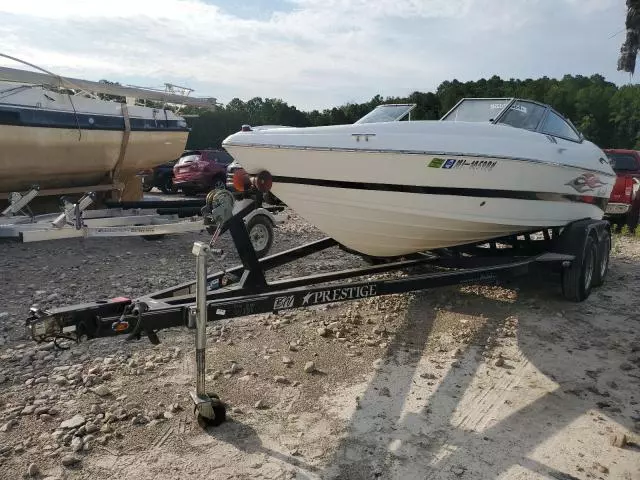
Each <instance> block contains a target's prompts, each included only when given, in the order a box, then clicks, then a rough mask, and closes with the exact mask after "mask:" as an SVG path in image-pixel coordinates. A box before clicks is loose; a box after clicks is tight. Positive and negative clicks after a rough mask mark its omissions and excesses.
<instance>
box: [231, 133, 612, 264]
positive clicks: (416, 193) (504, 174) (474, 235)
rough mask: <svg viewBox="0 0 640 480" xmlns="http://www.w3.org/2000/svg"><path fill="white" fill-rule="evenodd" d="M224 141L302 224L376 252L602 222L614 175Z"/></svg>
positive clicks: (497, 161) (499, 161)
mask: <svg viewBox="0 0 640 480" xmlns="http://www.w3.org/2000/svg"><path fill="white" fill-rule="evenodd" d="M225 147H226V148H227V150H228V151H229V152H230V153H231V154H232V155H233V156H234V157H235V158H236V160H237V161H238V162H239V163H240V164H241V165H242V166H243V167H244V168H245V169H246V170H247V171H248V172H249V173H252V174H255V173H258V172H260V171H261V170H267V171H269V172H270V173H271V175H272V176H273V187H272V191H273V193H274V194H275V195H276V196H277V197H278V198H280V199H281V200H282V201H283V202H284V203H286V204H287V205H289V206H290V207H291V208H292V209H294V210H295V211H296V212H297V213H298V214H299V215H301V216H302V217H303V218H305V219H306V220H307V221H309V222H310V223H312V224H313V225H315V226H317V227H318V228H319V229H320V230H322V231H323V232H324V233H326V234H327V235H329V236H331V237H333V238H334V239H335V240H336V241H338V242H339V243H341V244H343V245H344V246H346V247H348V248H350V249H352V250H354V251H357V252H360V253H362V254H365V255H370V256H375V257H393V256H401V255H405V254H410V253H414V252H419V251H427V250H433V249H437V248H443V247H451V246H456V245H463V244H468V243H474V242H478V241H484V240H490V239H494V238H499V237H502V236H506V235H510V234H515V233H521V232H525V231H531V230H535V229H541V228H545V227H554V226H563V225H566V224H567V223H570V222H571V221H574V220H578V219H582V218H594V219H600V218H602V216H603V213H604V208H605V207H606V203H607V200H608V197H609V194H610V192H611V189H612V188H613V182H614V180H615V177H613V176H609V175H607V174H606V173H597V172H596V173H594V172H591V171H587V170H584V169H580V168H577V167H574V166H566V165H561V164H553V163H546V162H536V161H524V160H522V161H521V160H514V159H505V158H497V157H481V156H476V157H470V156H460V155H446V154H445V155H431V154H419V153H416V154H412V153H399V152H382V151H379V152H364V151H358V150H352V151H332V150H331V149H323V150H316V149H298V148H273V147H259V146H243V145H237V144H233V143H232V142H229V143H228V144H227V145H225ZM512 185H526V188H527V190H506V189H505V186H512Z"/></svg>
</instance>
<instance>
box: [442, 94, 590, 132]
mask: <svg viewBox="0 0 640 480" xmlns="http://www.w3.org/2000/svg"><path fill="white" fill-rule="evenodd" d="M473 101H495V102H498V101H499V102H505V101H506V103H505V106H504V108H503V109H502V110H500V112H499V113H498V115H496V116H495V118H490V119H488V120H486V121H487V122H489V123H492V124H494V125H497V124H500V125H507V126H511V127H513V128H520V129H521V130H529V131H530V132H536V133H541V134H543V135H546V136H548V137H557V138H562V139H563V140H567V141H569V142H574V143H582V142H583V141H584V139H585V138H584V135H583V134H582V133H581V132H580V131H579V130H578V129H577V128H576V126H575V125H574V124H573V123H572V122H571V120H569V119H568V118H567V117H565V116H564V115H562V114H561V113H560V112H558V111H557V110H556V109H554V108H553V107H551V106H550V105H548V104H545V103H542V102H537V101H535V100H529V99H527V98H515V97H512V98H499V97H495V98H463V99H461V100H460V101H459V102H458V103H456V104H455V105H454V106H453V108H451V110H449V111H448V112H447V113H445V114H444V115H443V116H442V118H441V119H440V121H442V122H444V121H452V120H449V119H448V117H450V116H451V115H452V114H454V113H455V112H456V111H457V110H458V108H459V107H460V105H462V104H463V103H464V102H473ZM517 102H526V103H531V104H534V105H538V106H539V107H542V108H543V109H544V111H543V113H542V115H541V116H540V118H539V120H538V123H537V125H536V127H535V128H531V129H528V128H524V127H517V126H514V125H511V124H509V123H506V122H504V121H503V120H504V117H505V115H507V113H508V112H509V111H510V110H511V109H512V108H513V107H514V105H515V104H516V103H517ZM550 114H555V115H557V116H558V117H560V119H562V120H563V121H564V122H566V123H567V125H568V126H569V127H570V128H571V130H573V132H574V133H575V135H576V137H577V140H576V139H575V138H569V137H566V136H563V135H558V134H555V133H554V134H551V133H547V132H545V131H544V130H543V125H544V124H545V121H546V119H547V117H548V116H549V115H550ZM453 121H458V120H453ZM460 121H464V120H460ZM473 123H481V121H478V122H473Z"/></svg>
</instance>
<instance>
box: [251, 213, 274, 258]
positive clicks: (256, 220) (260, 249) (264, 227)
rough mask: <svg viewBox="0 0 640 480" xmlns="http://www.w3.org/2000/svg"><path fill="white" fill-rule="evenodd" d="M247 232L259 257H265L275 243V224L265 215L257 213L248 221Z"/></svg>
mask: <svg viewBox="0 0 640 480" xmlns="http://www.w3.org/2000/svg"><path fill="white" fill-rule="evenodd" d="M247 232H248V233H249V239H250V240H251V244H252V245H253V248H254V250H255V251H256V254H257V255H258V258H262V257H264V256H265V255H266V254H267V253H269V250H271V246H272V245H273V224H272V223H271V220H270V219H269V218H267V217H266V216H265V215H260V214H258V215H256V216H254V217H253V218H251V220H249V221H248V222H247Z"/></svg>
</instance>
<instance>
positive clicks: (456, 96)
mask: <svg viewBox="0 0 640 480" xmlns="http://www.w3.org/2000/svg"><path fill="white" fill-rule="evenodd" d="M464 97H520V98H526V99H531V100H537V101H540V102H543V103H546V104H549V105H551V106H552V107H554V108H555V109H556V110H558V111H559V112H560V113H562V114H563V115H565V116H566V117H568V118H569V119H570V120H571V121H572V122H573V123H574V125H575V126H576V127H577V128H578V129H579V130H580V131H581V132H582V133H583V134H584V136H585V137H586V138H587V139H589V140H591V141H592V142H594V143H595V144H596V145H598V146H599V147H601V148H638V149H640V85H625V86H621V87H618V86H617V85H615V84H614V83H611V82H608V81H606V80H605V78H604V77H603V76H601V75H592V76H590V77H586V76H581V75H575V76H574V75H565V76H564V77H563V78H562V79H552V78H548V77H542V78H539V79H526V80H516V79H509V80H503V79H501V78H500V77H498V76H493V77H491V78H489V79H480V80H477V81H470V82H460V81H458V80H452V81H446V82H443V83H441V84H440V86H438V88H437V89H436V91H435V92H413V93H412V94H411V95H409V96H408V97H386V98H383V97H382V96H380V95H376V96H375V97H373V98H372V99H371V100H369V101H368V102H364V103H347V104H345V105H342V106H339V107H333V108H328V109H324V110H322V111H319V110H313V111H310V112H304V111H301V110H298V109H297V108H296V107H295V106H292V105H289V104H287V103H286V102H284V101H283V100H280V99H275V98H265V99H263V98H260V97H256V98H252V99H251V100H248V101H246V102H245V101H242V100H240V99H238V98H234V99H233V100H231V101H230V102H229V103H228V104H226V105H225V106H223V107H222V106H221V107H217V108H216V109H215V110H213V111H205V110H199V109H197V108H186V109H185V110H183V111H182V112H181V113H183V114H192V115H194V114H195V115H197V116H187V122H188V124H189V126H190V127H191V133H190V135H189V140H188V142H187V148H208V147H210V148H219V147H220V145H221V143H222V140H224V139H225V138H226V137H227V136H228V135H230V134H232V133H235V132H237V131H239V130H240V127H241V126H242V125H243V124H249V125H253V126H257V125H288V126H294V127H308V126H321V125H337V124H346V123H353V122H355V121H356V120H358V119H359V118H361V117H362V116H364V115H366V114H367V113H368V112H369V111H371V110H372V109H373V108H374V107H376V106H377V105H380V104H382V103H415V104H416V108H415V109H414V111H413V112H412V114H411V118H412V119H413V120H436V119H439V118H440V117H442V115H444V114H445V113H446V112H447V111H448V110H450V109H451V108H452V107H453V106H454V105H455V104H456V103H457V102H458V101H459V100H460V99H461V98H464Z"/></svg>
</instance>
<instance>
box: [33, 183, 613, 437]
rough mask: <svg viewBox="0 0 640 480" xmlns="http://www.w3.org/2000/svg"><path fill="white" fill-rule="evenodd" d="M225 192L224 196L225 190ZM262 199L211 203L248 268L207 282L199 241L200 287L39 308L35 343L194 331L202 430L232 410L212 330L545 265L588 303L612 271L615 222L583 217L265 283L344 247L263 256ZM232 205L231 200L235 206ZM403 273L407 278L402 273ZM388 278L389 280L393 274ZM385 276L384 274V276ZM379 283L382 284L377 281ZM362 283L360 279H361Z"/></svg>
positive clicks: (321, 244) (218, 224)
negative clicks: (277, 271) (255, 232)
mask: <svg viewBox="0 0 640 480" xmlns="http://www.w3.org/2000/svg"><path fill="white" fill-rule="evenodd" d="M225 193H226V192H225ZM261 198H262V197H261V195H260V194H259V193H258V194H257V195H256V196H255V197H254V199H253V201H251V202H248V203H247V205H246V206H245V207H244V208H242V209H241V210H240V211H238V212H237V213H235V214H232V206H231V205H229V204H228V195H224V194H214V195H209V196H208V197H207V205H206V206H205V208H204V210H203V212H204V214H205V224H206V225H207V228H208V230H209V231H210V232H212V233H214V237H217V236H218V235H220V234H221V233H223V232H225V231H227V230H228V231H229V232H230V234H231V237H232V239H233V242H234V244H235V247H236V249H237V251H238V254H239V256H240V259H241V261H242V265H239V266H236V267H234V268H230V269H227V270H224V271H220V272H217V273H214V274H212V275H207V266H208V261H209V258H211V257H212V256H213V255H214V254H216V253H221V252H220V251H218V250H216V249H214V248H213V247H212V245H210V244H207V243H204V242H195V243H194V245H193V250H192V253H193V254H194V256H195V257H196V280H195V281H192V282H188V283H183V284H180V285H176V286H174V287H171V288H167V289H164V290H160V291H157V292H154V293H151V294H149V295H145V296H143V297H140V298H137V299H129V298H124V297H119V298H114V299H110V300H101V301H96V302H93V303H86V304H80V305H73V306H68V307H61V308H53V309H49V310H40V309H38V308H37V307H32V308H31V311H30V315H29V317H28V319H27V321H26V325H27V330H28V332H29V334H30V335H31V337H32V338H33V339H34V340H35V341H37V342H44V341H52V340H53V341H54V343H55V344H56V345H58V344H57V341H58V340H60V339H68V340H74V341H80V339H81V338H84V337H86V338H96V337H107V336H117V335H125V336H126V337H127V339H130V340H131V339H139V338H140V337H141V336H142V334H144V335H146V336H147V337H148V338H149V340H150V341H151V342H153V343H159V338H158V335H157V332H158V331H160V330H162V329H166V328H172V327H180V326H183V327H188V328H192V329H193V328H195V329H196V376H197V378H196V391H195V392H191V397H192V399H193V401H194V405H195V407H194V409H195V411H196V413H197V417H198V421H199V423H200V424H201V425H203V426H205V425H218V424H220V423H222V422H223V421H224V420H225V415H226V413H225V412H226V408H225V405H224V403H223V402H222V401H221V400H220V399H219V398H218V396H217V395H215V394H207V392H206V386H205V351H206V322H207V321H218V320H223V319H229V318H234V317H240V316H246V315H253V314H260V313H270V312H279V311H283V310H288V309H295V308H305V307H313V306H317V305H323V304H329V303H335V302H341V301H347V300H357V299H364V298H370V297H376V296H381V295H391V294H399V293H404V292H411V291H417V290H425V289H431V288H436V287H443V286H450V285H457V284H477V283H485V282H495V281H496V280H498V279H507V278H512V277H516V276H520V275H525V274H527V273H529V272H531V271H532V270H533V269H535V268H537V267H539V266H546V267H551V269H552V270H555V271H557V272H559V273H560V276H561V283H562V291H563V293H564V296H565V297H566V298H567V299H569V300H572V301H582V300H584V299H585V298H586V297H587V296H588V295H589V293H590V291H591V288H592V287H594V286H598V285H601V284H602V283H603V282H604V279H605V277H606V274H607V271H608V265H609V252H610V248H611V234H610V228H609V223H608V222H607V221H603V220H591V219H585V220H580V221H577V222H574V223H572V224H569V225H567V226H565V227H563V228H562V229H560V228H554V229H549V230H544V231H543V232H538V233H537V236H536V235H533V234H531V233H530V232H525V233H523V234H522V235H516V236H511V237H508V238H504V239H500V240H496V241H492V242H491V243H486V242H485V243H484V244H476V245H468V246H465V247H460V248H456V249H447V250H441V251H435V252H428V253H421V254H415V255H411V256H409V257H406V258H401V259H368V260H369V263H372V265H369V266H365V267H362V268H352V269H348V270H341V271H335V272H328V273H321V274H317V275H310V276H303V277H297V278H288V279H283V280H276V281H267V280H266V272H267V271H269V270H272V269H274V268H277V267H280V266H283V265H285V264H288V263H290V262H293V261H296V260H299V259H301V258H304V257H307V256H309V255H312V254H315V253H318V252H321V251H323V250H326V249H328V248H331V247H335V246H338V247H341V246H340V245H339V244H338V242H336V241H335V240H333V239H331V238H324V239H321V240H317V241H314V242H311V243H307V244H305V245H302V246H299V247H296V248H293V249H290V250H286V251H283V252H280V253H277V254H274V255H271V256H267V257H263V258H259V257H258V255H257V254H256V251H255V250H254V248H253V245H252V242H251V240H250V238H249V235H248V233H247V227H246V222H245V221H244V218H245V217H246V216H247V215H249V214H251V212H252V211H253V210H255V209H256V208H260V207H261ZM232 201H233V199H232ZM398 272H402V273H403V274H404V275H403V276H399V275H397V273H398ZM394 273H395V276H394V275H389V274H394ZM382 274H387V276H382V277H381V276H380V275H382ZM372 276H375V277H373V278H372ZM356 279H359V280H358V281H355V280H356Z"/></svg>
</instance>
